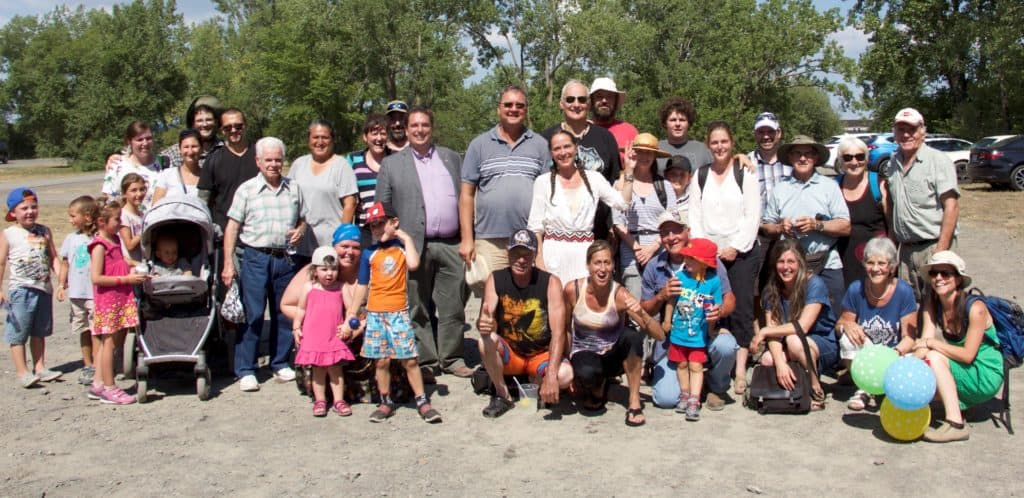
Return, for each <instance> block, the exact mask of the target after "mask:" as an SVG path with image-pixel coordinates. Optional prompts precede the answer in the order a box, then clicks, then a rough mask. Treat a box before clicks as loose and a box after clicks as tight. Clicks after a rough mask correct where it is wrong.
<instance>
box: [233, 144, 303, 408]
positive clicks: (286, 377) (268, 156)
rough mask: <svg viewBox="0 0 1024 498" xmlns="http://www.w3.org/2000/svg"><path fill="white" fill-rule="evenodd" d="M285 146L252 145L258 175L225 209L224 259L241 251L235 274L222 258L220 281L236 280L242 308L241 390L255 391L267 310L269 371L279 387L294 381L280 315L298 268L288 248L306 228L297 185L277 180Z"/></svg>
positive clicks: (287, 331)
mask: <svg viewBox="0 0 1024 498" xmlns="http://www.w3.org/2000/svg"><path fill="white" fill-rule="evenodd" d="M284 154H285V153H284V143H283V142H281V140H280V139H278V138H274V137H264V138H262V139H260V140H259V141H258V142H256V165H257V166H258V167H259V169H260V174H259V176H256V177H255V178H252V179H250V180H247V181H246V182H244V183H242V184H241V185H239V186H238V190H237V191H235V197H234V199H233V200H232V201H231V208H230V209H229V210H228V225H227V229H226V230H225V232H226V233H225V234H224V254H233V253H234V251H235V247H236V243H238V244H240V247H241V248H242V255H241V258H240V263H239V265H240V266H241V274H240V275H239V273H238V272H236V270H235V264H234V262H233V261H232V259H231V258H230V257H225V258H224V271H223V272H221V278H222V279H223V280H224V284H225V285H231V281H232V280H233V279H234V278H235V276H236V275H238V276H239V285H240V288H241V291H242V304H243V306H244V307H245V323H244V324H242V327H241V330H239V332H238V337H237V339H236V340H235V375H237V376H238V378H239V379H240V381H239V387H240V388H241V390H242V391H258V390H259V388H260V384H259V381H258V380H257V379H256V368H257V358H258V351H259V341H260V333H261V332H262V331H263V312H264V310H265V309H266V305H267V303H268V302H269V303H270V305H271V306H272V309H271V313H270V315H271V329H272V330H271V334H270V368H271V369H272V370H273V371H274V377H275V378H276V379H277V381H278V382H289V381H292V380H295V372H294V371H293V370H292V369H291V367H290V366H289V356H290V353H291V347H292V331H291V320H288V318H286V317H285V316H284V315H282V314H281V296H282V295H283V294H284V290H285V288H286V287H287V286H288V282H289V281H291V279H292V277H293V276H294V275H295V270H296V268H298V266H297V265H296V263H295V262H294V261H293V260H292V258H291V255H290V254H289V253H288V251H287V248H288V246H290V245H295V244H297V243H298V242H299V240H300V239H301V238H302V234H303V232H304V231H305V229H306V222H305V221H304V217H305V213H306V205H305V201H303V198H302V193H301V192H300V191H299V187H298V185H297V184H295V183H293V182H291V181H289V179H288V178H286V177H284V176H282V175H281V169H282V168H283V167H284Z"/></svg>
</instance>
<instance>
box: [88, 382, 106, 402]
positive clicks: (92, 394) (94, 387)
mask: <svg viewBox="0 0 1024 498" xmlns="http://www.w3.org/2000/svg"><path fill="white" fill-rule="evenodd" d="M85 395H86V397H88V398H89V399H95V400H99V399H103V386H102V385H100V384H91V385H89V389H86V391H85Z"/></svg>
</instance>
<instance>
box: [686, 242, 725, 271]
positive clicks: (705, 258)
mask: <svg viewBox="0 0 1024 498" xmlns="http://www.w3.org/2000/svg"><path fill="white" fill-rule="evenodd" d="M679 254H681V255H683V256H689V257H691V258H693V259H696V260H697V261H700V262H701V263H704V264H705V265H708V266H709V267H711V268H717V267H718V261H717V260H716V259H715V256H716V255H717V254H718V246H717V245H715V243H714V242H712V241H710V240H708V239H690V243H689V244H686V245H685V246H684V247H683V248H682V249H680V250H679Z"/></svg>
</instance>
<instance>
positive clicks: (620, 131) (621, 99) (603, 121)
mask: <svg viewBox="0 0 1024 498" xmlns="http://www.w3.org/2000/svg"><path fill="white" fill-rule="evenodd" d="M625 102H626V92H620V91H619V88H618V87H617V86H615V81H614V80H612V79H611V78H597V79H595V80H594V83H593V84H592V85H590V114H591V117H592V118H593V119H594V124H596V125H598V126H600V127H602V128H605V129H607V130H608V131H610V132H612V135H614V136H615V142H616V143H617V144H618V145H619V148H620V149H621V148H623V147H626V146H627V145H629V144H630V143H631V142H632V141H633V138H634V137H636V134H637V131H636V127H635V126H633V125H632V124H630V123H628V122H626V121H622V120H621V119H615V115H616V114H618V112H619V109H622V104H624V103H625ZM620 157H621V154H620Z"/></svg>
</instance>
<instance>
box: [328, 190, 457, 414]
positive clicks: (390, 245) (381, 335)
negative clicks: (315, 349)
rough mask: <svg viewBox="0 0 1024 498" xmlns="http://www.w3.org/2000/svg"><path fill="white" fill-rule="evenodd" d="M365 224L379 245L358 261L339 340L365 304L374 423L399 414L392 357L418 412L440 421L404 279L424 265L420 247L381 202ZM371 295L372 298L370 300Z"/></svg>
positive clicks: (344, 337)
mask: <svg viewBox="0 0 1024 498" xmlns="http://www.w3.org/2000/svg"><path fill="white" fill-rule="evenodd" d="M366 224H367V226H369V227H370V233H371V234H372V235H373V240H375V241H376V242H375V243H374V244H373V245H371V246H370V247H368V248H366V249H365V250H364V251H363V254H362V258H361V259H360V261H359V278H358V281H357V286H356V289H355V293H354V295H353V299H352V306H351V307H349V308H348V309H347V310H346V311H345V314H346V316H345V322H344V323H343V324H342V326H341V334H340V337H341V339H342V340H343V341H347V340H349V339H350V338H351V337H352V333H353V330H352V328H351V326H350V325H349V322H350V321H351V320H352V319H353V318H358V311H359V307H360V306H361V305H362V304H363V302H364V300H366V336H365V337H364V338H363V350H362V353H361V354H362V356H363V357H364V358H371V359H374V360H375V364H376V368H377V389H378V391H379V392H380V398H381V399H380V405H378V406H377V409H376V410H375V411H374V412H373V413H372V414H371V415H370V422H383V421H385V420H387V419H388V418H390V417H391V416H392V415H394V413H395V403H394V402H393V401H392V400H391V396H390V393H389V389H390V387H391V372H390V370H389V369H390V366H391V359H392V358H394V359H396V360H398V361H401V362H402V366H403V367H404V368H405V371H406V375H407V376H408V377H409V385H410V386H411V387H412V391H413V394H415V395H416V411H417V412H419V414H420V418H422V419H423V420H424V421H426V422H427V423H430V424H436V423H439V422H441V414H440V413H438V412H437V410H434V408H433V407H431V406H430V400H429V399H427V394H426V392H425V391H424V389H423V377H422V375H421V373H420V367H419V364H418V362H417V361H416V357H417V356H418V355H417V352H416V335H415V334H414V333H413V329H412V326H411V324H410V321H409V303H408V299H407V287H406V281H407V277H408V272H409V271H410V270H415V269H416V268H418V267H419V265H420V254H419V252H418V251H416V244H415V243H413V240H412V238H411V237H410V236H409V234H407V233H405V231H403V230H401V229H399V228H398V217H397V216H394V215H392V214H391V212H390V209H389V208H385V206H384V205H383V204H381V203H380V202H378V203H376V204H374V205H373V206H371V207H370V209H369V210H368V211H367V216H366ZM367 294H369V298H368V299H367Z"/></svg>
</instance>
